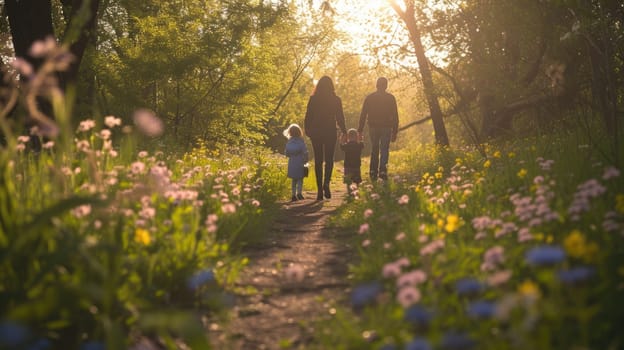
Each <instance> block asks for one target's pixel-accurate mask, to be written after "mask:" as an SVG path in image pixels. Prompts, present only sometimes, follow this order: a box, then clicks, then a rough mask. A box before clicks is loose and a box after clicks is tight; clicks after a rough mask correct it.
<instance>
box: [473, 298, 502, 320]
mask: <svg viewBox="0 0 624 350" xmlns="http://www.w3.org/2000/svg"><path fill="white" fill-rule="evenodd" d="M495 311H496V304H494V303H492V302H489V301H485V300H480V301H475V302H474V303H470V305H468V315H470V316H471V317H476V318H489V317H492V316H493V315H494V312H495Z"/></svg>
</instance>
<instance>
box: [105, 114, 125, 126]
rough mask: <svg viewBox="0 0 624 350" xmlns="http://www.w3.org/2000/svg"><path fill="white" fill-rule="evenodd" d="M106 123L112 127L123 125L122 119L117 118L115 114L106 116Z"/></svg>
mask: <svg viewBox="0 0 624 350" xmlns="http://www.w3.org/2000/svg"><path fill="white" fill-rule="evenodd" d="M104 124H105V125H106V126H108V127H109V128H111V129H112V128H114V127H115V126H119V125H121V119H120V118H115V117H114V116H112V115H109V116H106V117H104Z"/></svg>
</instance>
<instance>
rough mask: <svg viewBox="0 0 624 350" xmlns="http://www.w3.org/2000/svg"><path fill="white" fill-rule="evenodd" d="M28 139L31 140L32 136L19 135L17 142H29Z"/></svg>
mask: <svg viewBox="0 0 624 350" xmlns="http://www.w3.org/2000/svg"><path fill="white" fill-rule="evenodd" d="M28 141H30V136H26V135H20V136H18V137H17V142H20V143H27V142H28Z"/></svg>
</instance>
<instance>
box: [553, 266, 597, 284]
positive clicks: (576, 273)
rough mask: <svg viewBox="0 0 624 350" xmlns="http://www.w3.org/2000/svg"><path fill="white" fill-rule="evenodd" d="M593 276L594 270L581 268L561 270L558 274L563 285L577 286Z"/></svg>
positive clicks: (585, 267)
mask: <svg viewBox="0 0 624 350" xmlns="http://www.w3.org/2000/svg"><path fill="white" fill-rule="evenodd" d="M593 274H594V269H592V268H591V267H587V266H581V267H575V268H573V269H570V270H560V271H558V272H557V277H558V278H559V280H560V281H561V282H563V283H567V284H576V283H580V282H583V281H586V280H588V279H589V278H590V277H591V276H592V275H593Z"/></svg>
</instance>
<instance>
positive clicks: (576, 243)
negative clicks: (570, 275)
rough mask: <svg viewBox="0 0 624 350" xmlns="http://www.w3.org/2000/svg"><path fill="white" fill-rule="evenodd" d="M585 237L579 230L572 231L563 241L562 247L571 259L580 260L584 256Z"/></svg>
mask: <svg viewBox="0 0 624 350" xmlns="http://www.w3.org/2000/svg"><path fill="white" fill-rule="evenodd" d="M585 244H586V242H585V237H584V236H583V234H582V233H581V232H580V231H579V230H574V231H572V232H570V234H569V235H568V236H567V237H566V238H565V239H564V240H563V247H564V248H565V250H566V252H567V253H568V255H570V256H571V257H573V258H582V257H583V256H584V255H585V252H586V250H585Z"/></svg>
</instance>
